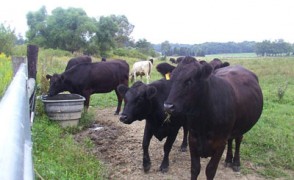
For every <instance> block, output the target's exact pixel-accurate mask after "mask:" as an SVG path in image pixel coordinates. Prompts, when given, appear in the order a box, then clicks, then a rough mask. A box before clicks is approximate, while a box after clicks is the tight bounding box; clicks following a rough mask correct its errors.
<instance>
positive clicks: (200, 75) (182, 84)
mask: <svg viewBox="0 0 294 180" xmlns="http://www.w3.org/2000/svg"><path fill="white" fill-rule="evenodd" d="M212 70H213V69H212V67H211V65H210V64H208V63H204V64H200V63H199V62H197V61H185V59H184V60H183V61H182V62H181V64H179V66H178V67H176V68H175V69H174V71H173V72H172V78H171V81H172V87H171V91H170V94H169V96H168V98H167V100H166V101H165V103H164V108H165V110H166V111H167V112H168V113H191V111H193V109H191V107H195V106H197V105H199V104H200V103H202V101H204V99H203V98H202V97H203V95H204V93H206V92H207V90H208V89H207V87H208V86H207V80H208V78H209V77H210V75H211V73H212ZM192 113H193V112H192Z"/></svg>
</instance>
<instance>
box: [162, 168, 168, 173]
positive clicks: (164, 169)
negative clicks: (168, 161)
mask: <svg viewBox="0 0 294 180" xmlns="http://www.w3.org/2000/svg"><path fill="white" fill-rule="evenodd" d="M160 171H161V172H162V173H166V172H167V171H168V167H160Z"/></svg>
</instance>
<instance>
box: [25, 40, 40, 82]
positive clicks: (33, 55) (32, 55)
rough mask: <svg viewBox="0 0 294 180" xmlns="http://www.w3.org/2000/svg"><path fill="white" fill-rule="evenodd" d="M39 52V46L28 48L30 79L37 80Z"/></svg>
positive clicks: (29, 46)
mask: <svg viewBox="0 0 294 180" xmlns="http://www.w3.org/2000/svg"><path fill="white" fill-rule="evenodd" d="M38 52H39V48H38V46H36V45H28V47H27V57H28V78H34V79H36V76H37V62H38Z"/></svg>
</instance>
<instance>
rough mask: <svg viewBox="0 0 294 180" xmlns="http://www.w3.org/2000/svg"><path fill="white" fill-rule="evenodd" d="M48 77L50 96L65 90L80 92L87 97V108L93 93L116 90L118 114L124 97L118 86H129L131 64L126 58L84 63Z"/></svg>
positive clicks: (116, 112)
mask: <svg viewBox="0 0 294 180" xmlns="http://www.w3.org/2000/svg"><path fill="white" fill-rule="evenodd" d="M46 77H47V79H50V89H49V93H48V95H49V96H54V95H56V94H58V93H60V92H63V91H69V92H70V93H76V94H80V95H82V96H84V97H85V98H86V101H85V108H86V109H87V108H88V107H89V102H90V95H91V94H94V93H108V92H111V91H112V90H115V93H116V95H117V100H118V104H117V109H116V111H115V114H118V113H119V112H120V109H121V104H122V99H123V98H122V96H121V95H120V94H119V93H118V91H117V86H118V85H119V84H125V85H126V86H128V82H129V64H128V63H127V62H126V61H124V60H110V61H106V62H96V63H82V64H78V65H76V66H74V67H72V68H71V69H69V70H67V71H65V72H63V73H61V74H53V76H51V75H47V76H46Z"/></svg>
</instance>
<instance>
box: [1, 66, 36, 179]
mask: <svg viewBox="0 0 294 180" xmlns="http://www.w3.org/2000/svg"><path fill="white" fill-rule="evenodd" d="M27 74H28V73H27V65H26V64H24V63H22V64H21V66H20V67H19V69H18V71H17V73H16V75H15V77H14V78H13V80H12V82H11V84H10V85H9V87H8V89H7V91H6V93H5V95H4V96H3V98H2V100H1V103H0V179H1V180H31V179H34V171H33V169H34V168H33V161H32V140H31V120H30V109H29V98H30V97H29V94H32V93H31V92H28V89H32V87H34V84H35V83H33V84H32V83H28V76H27ZM28 84H30V86H32V87H30V88H28ZM33 89H34V88H33Z"/></svg>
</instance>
